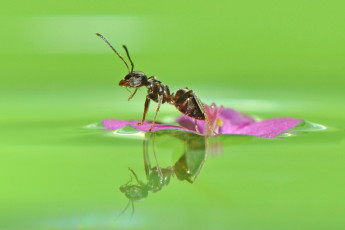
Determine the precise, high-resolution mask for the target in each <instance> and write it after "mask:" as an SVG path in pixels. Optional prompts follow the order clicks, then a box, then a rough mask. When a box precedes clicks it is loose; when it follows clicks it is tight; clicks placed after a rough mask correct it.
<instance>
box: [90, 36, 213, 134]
mask: <svg viewBox="0 0 345 230" xmlns="http://www.w3.org/2000/svg"><path fill="white" fill-rule="evenodd" d="M96 35H97V36H98V37H100V38H102V39H103V40H104V41H105V42H106V43H107V44H108V46H109V47H110V48H111V49H112V50H113V51H114V52H115V53H116V55H117V56H118V57H119V58H120V59H121V60H122V61H123V63H125V65H126V67H127V69H128V74H127V75H126V76H125V77H124V78H123V79H122V80H121V81H120V83H119V85H120V86H124V87H126V89H127V90H128V88H127V87H129V88H135V90H134V92H133V93H132V92H130V91H129V90H128V91H129V92H130V93H131V95H130V97H129V98H128V100H130V99H132V98H133V96H134V95H135V94H136V92H137V90H138V88H140V87H142V86H145V87H146V88H147V96H146V101H145V107H144V115H143V119H142V121H141V123H138V125H142V124H143V123H144V121H145V116H146V113H147V110H148V108H149V105H150V101H151V100H152V101H155V102H157V103H158V106H157V110H156V114H155V117H154V119H153V121H152V124H151V127H150V129H149V132H151V130H152V128H153V126H154V124H155V121H156V118H157V113H158V111H159V108H160V106H161V104H164V103H168V104H170V105H173V106H175V107H176V108H177V109H178V110H179V111H180V112H181V113H183V114H185V115H187V116H189V117H192V118H194V119H195V130H196V131H197V132H199V133H200V131H199V130H198V126H197V120H205V121H206V122H207V125H208V128H209V129H210V130H212V132H213V133H214V134H216V133H215V132H214V130H213V129H212V127H211V125H210V121H209V119H208V117H207V114H206V110H205V107H204V105H203V103H202V102H201V101H200V99H199V98H198V97H197V96H196V94H195V93H194V92H193V90H189V89H188V88H183V89H179V90H177V92H176V93H175V94H174V93H170V90H169V87H168V86H166V85H163V84H162V82H160V81H158V80H157V78H156V77H155V76H152V77H149V78H148V77H147V76H146V74H145V73H143V72H139V71H133V69H134V64H133V62H132V59H131V58H130V56H129V52H128V49H127V47H126V46H125V45H122V47H123V48H124V49H125V51H126V54H127V57H128V59H129V61H130V63H131V69H129V67H128V64H127V62H126V61H125V59H123V57H122V56H121V55H120V54H119V53H118V52H117V51H116V50H115V49H114V47H113V46H112V45H111V44H110V43H109V42H108V40H107V39H105V37H103V36H102V35H101V34H99V33H96Z"/></svg>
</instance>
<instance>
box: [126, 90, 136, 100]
mask: <svg viewBox="0 0 345 230" xmlns="http://www.w3.org/2000/svg"><path fill="white" fill-rule="evenodd" d="M126 89H127V88H126ZM137 90H138V88H136V89H135V90H134V93H131V96H129V98H128V101H129V100H131V99H132V98H133V97H134V95H135V94H136V93H137ZM128 91H129V90H128ZM129 92H130V91H129Z"/></svg>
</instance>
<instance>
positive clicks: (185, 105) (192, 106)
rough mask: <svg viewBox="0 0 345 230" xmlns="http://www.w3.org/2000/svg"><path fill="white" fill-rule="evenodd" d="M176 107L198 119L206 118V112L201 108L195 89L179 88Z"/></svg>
mask: <svg viewBox="0 0 345 230" xmlns="http://www.w3.org/2000/svg"><path fill="white" fill-rule="evenodd" d="M174 101H175V107H176V108H177V109H178V110H179V111H180V112H181V113H183V114H185V115H187V116H189V117H192V118H195V119H197V120H205V113H204V112H203V111H202V110H201V108H200V106H199V104H198V102H197V99H196V98H195V94H194V92H193V90H189V89H188V88H184V89H179V90H177V92H176V94H175V98H174Z"/></svg>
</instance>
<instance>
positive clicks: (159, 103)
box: [149, 95, 163, 132]
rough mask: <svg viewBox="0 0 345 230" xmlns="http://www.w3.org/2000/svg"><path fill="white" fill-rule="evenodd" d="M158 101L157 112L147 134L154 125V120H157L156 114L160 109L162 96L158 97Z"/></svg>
mask: <svg viewBox="0 0 345 230" xmlns="http://www.w3.org/2000/svg"><path fill="white" fill-rule="evenodd" d="M158 97H159V101H158V106H157V110H156V115H155V118H154V119H153V121H152V124H151V127H150V129H149V132H151V130H152V128H153V126H154V125H155V122H156V118H157V114H158V111H159V108H160V107H161V104H162V103H163V95H159V96H158Z"/></svg>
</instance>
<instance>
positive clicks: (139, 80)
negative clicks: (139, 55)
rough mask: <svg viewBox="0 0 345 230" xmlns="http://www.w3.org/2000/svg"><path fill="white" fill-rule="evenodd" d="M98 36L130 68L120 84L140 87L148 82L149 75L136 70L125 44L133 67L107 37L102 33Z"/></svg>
mask: <svg viewBox="0 0 345 230" xmlns="http://www.w3.org/2000/svg"><path fill="white" fill-rule="evenodd" d="M96 35H97V36H98V37H100V38H102V39H103V40H104V41H105V42H106V43H107V44H108V46H109V47H110V48H111V49H112V50H113V51H114V52H115V53H116V55H117V56H118V57H119V58H120V59H121V60H122V61H123V63H124V64H125V65H126V67H127V69H128V74H127V75H126V76H125V77H124V79H122V80H121V81H120V83H119V85H120V86H125V87H130V88H138V87H140V86H143V85H145V84H146V83H147V77H146V75H145V74H144V73H143V72H134V71H133V69H134V64H133V62H132V59H131V57H130V56H129V52H128V49H127V47H126V46H125V45H123V46H122V47H123V48H124V49H125V51H126V54H127V57H128V59H129V61H130V62H131V69H129V67H128V64H127V62H126V61H125V59H123V57H122V56H121V55H120V54H119V53H118V52H117V51H116V50H115V49H114V47H113V46H112V45H111V44H110V43H109V42H108V40H107V39H105V37H103V36H102V35H101V34H98V33H97V34H96Z"/></svg>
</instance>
